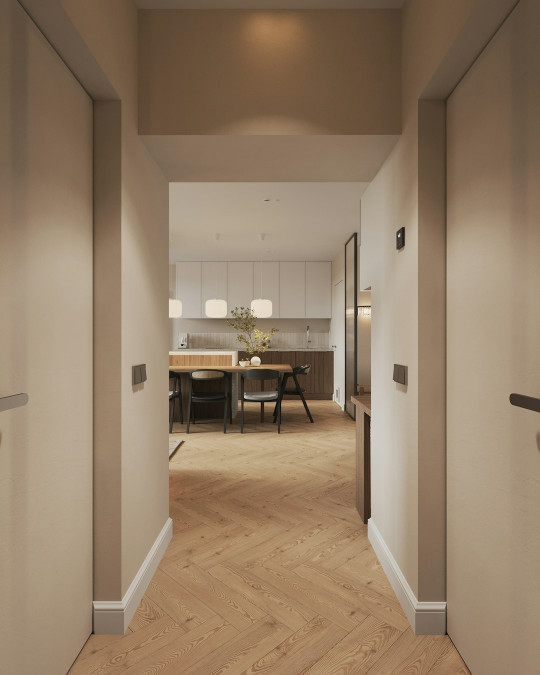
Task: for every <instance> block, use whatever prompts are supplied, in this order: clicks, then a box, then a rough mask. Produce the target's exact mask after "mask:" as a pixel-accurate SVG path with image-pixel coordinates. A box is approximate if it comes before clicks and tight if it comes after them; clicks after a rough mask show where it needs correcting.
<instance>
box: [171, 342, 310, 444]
mask: <svg viewBox="0 0 540 675" xmlns="http://www.w3.org/2000/svg"><path fill="white" fill-rule="evenodd" d="M227 362H228V363H227ZM243 363H244V364H245V365H240V363H239V361H238V352H235V351H232V352H220V353H199V354H197V355H195V354H177V353H176V354H174V353H170V354H169V433H172V431H173V424H174V423H175V422H176V423H179V424H180V425H181V430H184V429H185V432H186V433H188V434H189V433H193V431H194V426H195V427H197V423H199V427H197V428H196V429H195V430H198V428H200V422H201V421H204V422H205V428H207V429H208V428H210V429H212V430H214V431H218V430H219V431H221V430H222V431H223V433H227V429H229V430H231V427H233V428H234V430H238V424H237V423H238V422H239V430H240V433H244V431H245V430H247V431H249V428H250V424H251V423H252V422H253V421H254V419H256V420H257V421H258V422H259V423H261V424H264V423H265V421H267V422H269V423H271V424H275V427H276V431H277V433H281V427H282V422H283V409H284V406H283V402H284V396H286V397H287V399H288V398H289V397H291V396H293V397H298V399H300V400H301V401H302V404H303V406H304V410H305V412H306V415H307V417H308V420H309V422H311V423H313V417H312V415H311V412H310V410H309V407H308V404H307V402H306V400H305V397H304V392H305V388H303V387H302V386H301V379H302V377H303V376H305V375H307V374H309V372H310V370H311V365H310V364H304V365H301V366H292V365H291V364H290V363H271V364H268V367H265V365H251V364H246V361H243ZM252 404H256V405H255V406H253V405H252ZM265 404H266V410H265ZM285 409H286V406H285ZM265 412H266V419H265ZM255 416H256V418H255ZM285 419H286V416H285ZM176 429H178V426H176ZM178 430H180V429H178Z"/></svg>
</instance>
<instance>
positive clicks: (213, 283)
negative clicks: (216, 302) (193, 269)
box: [201, 262, 227, 317]
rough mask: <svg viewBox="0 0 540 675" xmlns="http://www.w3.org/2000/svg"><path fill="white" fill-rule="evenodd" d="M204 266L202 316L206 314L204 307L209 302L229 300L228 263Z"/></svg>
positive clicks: (208, 263)
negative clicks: (217, 299)
mask: <svg viewBox="0 0 540 675" xmlns="http://www.w3.org/2000/svg"><path fill="white" fill-rule="evenodd" d="M201 265H202V284H201V287H202V292H201V316H202V317H204V316H206V315H205V313H204V305H205V303H206V301H207V300H211V299H212V298H220V299H222V300H227V263H226V262H203V263H201Z"/></svg>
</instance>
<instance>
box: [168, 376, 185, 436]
mask: <svg viewBox="0 0 540 675" xmlns="http://www.w3.org/2000/svg"><path fill="white" fill-rule="evenodd" d="M171 384H172V388H171ZM175 401H178V405H179V408H180V423H181V424H184V410H183V408H182V391H181V386H180V373H176V372H175V371H174V370H169V433H170V434H172V429H173V417H174V402H175Z"/></svg>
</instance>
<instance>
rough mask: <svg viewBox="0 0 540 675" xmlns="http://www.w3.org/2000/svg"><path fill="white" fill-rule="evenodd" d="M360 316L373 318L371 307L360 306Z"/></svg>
mask: <svg viewBox="0 0 540 675" xmlns="http://www.w3.org/2000/svg"><path fill="white" fill-rule="evenodd" d="M358 316H371V305H358Z"/></svg>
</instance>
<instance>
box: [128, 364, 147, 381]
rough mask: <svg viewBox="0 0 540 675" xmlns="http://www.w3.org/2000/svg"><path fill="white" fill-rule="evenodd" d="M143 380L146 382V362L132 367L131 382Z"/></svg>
mask: <svg viewBox="0 0 540 675" xmlns="http://www.w3.org/2000/svg"><path fill="white" fill-rule="evenodd" d="M141 382H146V363H140V364H139V365H137V366H132V367H131V383H132V384H141Z"/></svg>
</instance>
